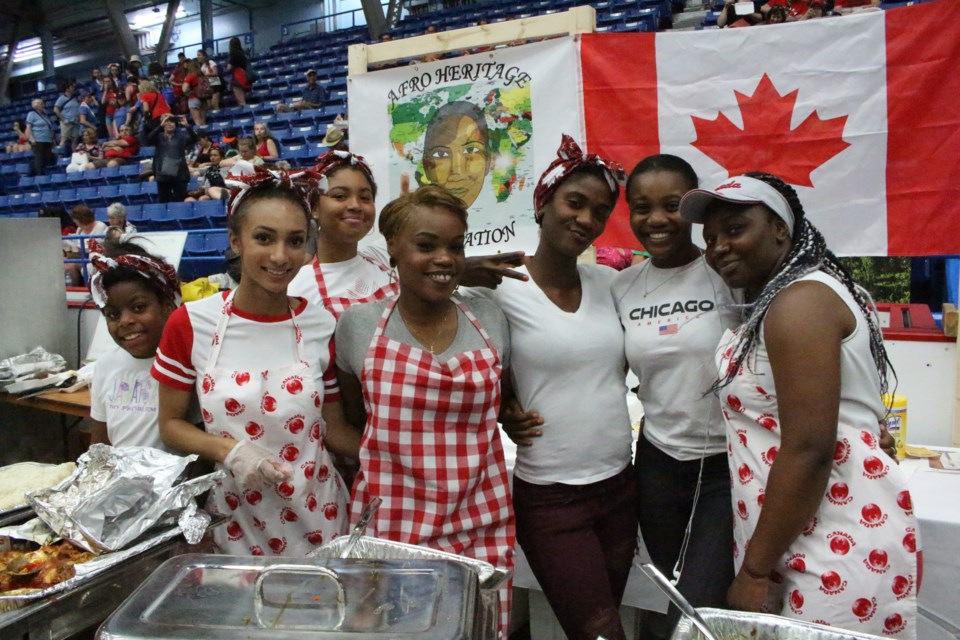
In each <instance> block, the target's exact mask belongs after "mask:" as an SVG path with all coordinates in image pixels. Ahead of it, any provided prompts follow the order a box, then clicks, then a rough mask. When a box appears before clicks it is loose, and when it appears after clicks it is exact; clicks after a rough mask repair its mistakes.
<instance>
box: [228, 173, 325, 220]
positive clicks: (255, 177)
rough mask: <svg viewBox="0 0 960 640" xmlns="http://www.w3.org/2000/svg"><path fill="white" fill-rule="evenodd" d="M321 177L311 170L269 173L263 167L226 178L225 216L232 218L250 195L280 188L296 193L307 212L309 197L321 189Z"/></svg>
mask: <svg viewBox="0 0 960 640" xmlns="http://www.w3.org/2000/svg"><path fill="white" fill-rule="evenodd" d="M321 181H322V176H320V175H318V174H317V173H316V172H315V171H313V170H312V169H307V170H305V171H294V172H287V171H270V170H269V169H264V168H263V167H254V168H253V173H248V174H246V175H240V176H237V175H233V176H227V178H226V179H225V180H224V184H225V185H226V186H227V187H228V188H230V189H231V194H230V200H229V201H227V215H228V216H232V215H233V214H234V213H236V212H237V209H239V208H240V204H241V203H242V202H243V201H244V199H245V198H246V197H247V196H248V195H249V194H250V193H254V192H256V191H257V190H258V189H264V188H266V187H280V188H286V189H289V190H292V191H296V192H297V193H298V194H299V195H300V199H301V200H302V201H303V208H304V209H305V210H306V211H307V212H309V211H311V209H312V207H311V206H310V196H311V194H312V193H313V192H315V191H317V190H319V189H321Z"/></svg>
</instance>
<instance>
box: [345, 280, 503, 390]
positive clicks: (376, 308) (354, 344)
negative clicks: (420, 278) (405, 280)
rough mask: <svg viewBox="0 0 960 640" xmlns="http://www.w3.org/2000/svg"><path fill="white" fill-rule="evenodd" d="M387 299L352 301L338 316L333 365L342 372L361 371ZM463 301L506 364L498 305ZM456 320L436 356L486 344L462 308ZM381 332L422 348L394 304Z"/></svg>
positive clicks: (501, 318)
mask: <svg viewBox="0 0 960 640" xmlns="http://www.w3.org/2000/svg"><path fill="white" fill-rule="evenodd" d="M388 302H389V300H377V301H375V302H367V303H363V304H357V305H353V306H352V307H350V308H349V309H347V310H346V311H345V312H344V313H343V316H341V317H340V321H339V322H337V333H336V345H337V347H336V349H337V366H338V367H339V368H340V370H341V371H343V372H344V373H349V374H352V375H355V376H356V377H357V378H359V377H360V372H361V371H363V360H364V358H365V357H366V355H367V351H368V350H369V349H370V342H371V341H372V340H373V334H374V333H375V332H376V330H377V323H378V322H379V321H380V316H381V315H383V310H384V308H385V307H386V305H387V303H388ZM463 303H464V305H466V307H467V308H468V309H470V311H471V313H473V315H474V316H476V318H477V320H478V321H479V322H480V325H481V326H482V327H483V328H484V329H485V330H486V332H487V335H489V336H490V341H491V342H492V343H493V346H494V347H496V349H497V353H498V354H499V355H500V364H501V366H503V367H504V368H506V367H507V366H509V364H510V329H509V327H508V325H507V319H506V318H505V317H504V315H503V312H502V311H500V307H499V306H497V304H496V303H495V302H493V301H491V300H486V299H483V298H471V299H464V300H463ZM457 321H458V322H457V337H456V338H454V340H453V343H452V344H451V345H450V348H448V349H447V350H446V351H444V352H443V353H439V354H437V358H438V359H440V360H449V359H450V358H452V357H454V356H455V355H457V354H459V353H464V352H466V351H475V350H477V349H483V348H485V347H486V344H485V343H484V341H483V338H482V337H481V336H480V333H479V332H477V330H476V329H475V328H474V327H473V324H471V323H470V321H469V320H468V319H467V318H466V316H464V315H463V313H462V312H458V313H457ZM384 334H385V335H386V336H387V337H388V338H390V339H392V340H396V341H397V342H402V343H404V344H409V345H413V346H415V347H417V348H421V349H425V348H426V347H425V346H423V345H421V344H420V343H419V342H417V340H416V338H414V337H413V336H412V335H411V334H410V331H409V330H408V329H407V326H406V325H405V324H404V323H403V320H402V319H401V318H400V313H399V312H398V311H397V309H396V307H394V309H393V313H392V314H391V315H390V319H389V320H388V321H387V327H386V330H385V331H384Z"/></svg>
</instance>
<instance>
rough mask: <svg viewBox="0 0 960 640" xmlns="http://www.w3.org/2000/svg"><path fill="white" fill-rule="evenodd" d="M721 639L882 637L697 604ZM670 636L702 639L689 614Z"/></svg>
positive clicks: (868, 639) (875, 639)
mask: <svg viewBox="0 0 960 640" xmlns="http://www.w3.org/2000/svg"><path fill="white" fill-rule="evenodd" d="M697 612H698V613H699V614H700V615H701V616H702V617H703V619H704V620H706V622H707V624H708V625H710V628H711V630H712V631H713V634H714V635H715V636H716V637H717V639H718V640H841V639H843V640H880V638H879V636H873V635H870V634H866V633H855V632H853V631H846V630H844V629H836V628H834V627H827V626H824V625H821V624H811V623H809V622H801V621H799V620H791V619H790V618H783V617H781V616H772V615H768V614H761V613H746V612H743V611H726V610H723V609H710V608H708V607H703V608H697ZM671 640H703V634H701V633H700V631H699V630H698V629H697V628H696V627H695V626H693V622H691V621H690V619H689V618H681V619H680V622H679V624H677V628H676V629H675V630H674V632H673V636H671Z"/></svg>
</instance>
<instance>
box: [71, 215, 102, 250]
mask: <svg viewBox="0 0 960 640" xmlns="http://www.w3.org/2000/svg"><path fill="white" fill-rule="evenodd" d="M106 232H107V223H105V222H102V221H100V220H96V221H94V223H93V228H92V229H91V230H90V233H83V232H82V231H79V230H78V231H77V232H76V234H77V235H85V236H100V235H103V234H105V233H106ZM83 242H84V246H85V247H86V249H87V256H89V255H90V240H89V239H88V240H84V241H83ZM62 244H63V250H64V251H66V252H69V253H79V251H80V241H79V240H64V241H63V242H62Z"/></svg>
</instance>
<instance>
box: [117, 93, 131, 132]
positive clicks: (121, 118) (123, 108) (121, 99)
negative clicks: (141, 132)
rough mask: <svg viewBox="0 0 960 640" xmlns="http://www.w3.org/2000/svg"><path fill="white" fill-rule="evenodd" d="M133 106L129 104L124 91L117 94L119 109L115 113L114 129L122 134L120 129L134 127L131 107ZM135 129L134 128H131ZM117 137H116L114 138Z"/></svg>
mask: <svg viewBox="0 0 960 640" xmlns="http://www.w3.org/2000/svg"><path fill="white" fill-rule="evenodd" d="M131 106H133V105H132V104H129V103H128V102H127V96H126V94H125V93H123V92H122V91H118V92H117V107H116V109H115V110H114V112H113V127H114V129H115V130H116V132H117V135H119V134H120V127H125V126H128V125H132V124H133V123H132V122H131V120H132V118H131V117H130V107H131ZM131 128H133V127H131ZM114 137H116V136H114Z"/></svg>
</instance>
